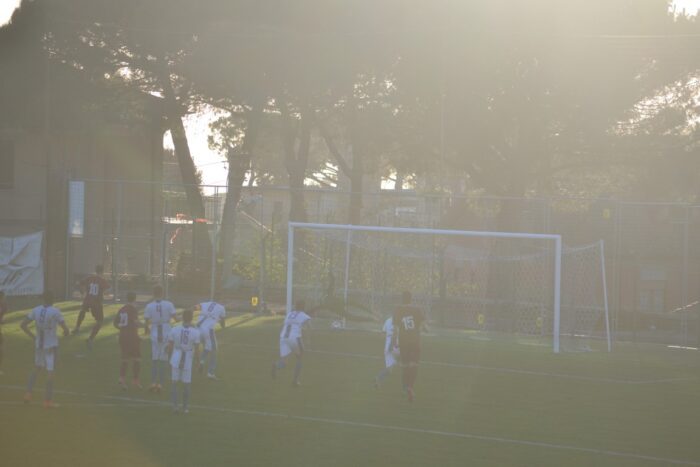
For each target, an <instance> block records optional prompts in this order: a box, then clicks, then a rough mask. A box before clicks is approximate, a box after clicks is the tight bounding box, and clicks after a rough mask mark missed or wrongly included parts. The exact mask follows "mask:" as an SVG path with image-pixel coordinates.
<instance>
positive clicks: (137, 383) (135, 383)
mask: <svg viewBox="0 0 700 467" xmlns="http://www.w3.org/2000/svg"><path fill="white" fill-rule="evenodd" d="M131 387H134V388H136V389H143V386H141V382H140V381H139V380H138V379H135V380H133V381H132V382H131Z"/></svg>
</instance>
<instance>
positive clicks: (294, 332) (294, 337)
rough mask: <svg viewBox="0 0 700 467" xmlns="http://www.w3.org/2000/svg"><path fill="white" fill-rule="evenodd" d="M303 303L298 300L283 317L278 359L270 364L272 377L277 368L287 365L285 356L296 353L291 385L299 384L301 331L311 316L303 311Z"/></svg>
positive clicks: (301, 350)
mask: <svg viewBox="0 0 700 467" xmlns="http://www.w3.org/2000/svg"><path fill="white" fill-rule="evenodd" d="M304 308H305V303H304V301H303V300H298V301H297V302H296V304H295V305H294V309H293V310H291V311H289V312H288V313H287V316H285V318H284V325H283V326H282V331H281V332H280V359H279V360H278V361H277V362H276V363H275V364H273V365H272V379H275V378H276V377H277V370H281V369H282V368H284V367H285V366H286V365H287V357H289V356H290V355H291V354H292V353H293V354H294V355H296V358H297V362H296V366H295V367H294V379H293V380H292V385H293V386H299V384H300V383H299V374H300V373H301V358H302V356H303V354H304V345H303V343H302V340H301V331H302V328H303V327H304V325H305V324H306V323H308V322H309V320H310V319H311V317H310V316H309V315H307V314H306V313H305V312H304Z"/></svg>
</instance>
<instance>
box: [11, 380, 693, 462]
mask: <svg viewBox="0 0 700 467" xmlns="http://www.w3.org/2000/svg"><path fill="white" fill-rule="evenodd" d="M0 389H14V390H23V389H24V388H23V387H21V386H9V385H0ZM55 393H56V394H65V395H75V396H81V397H96V398H102V399H112V400H120V401H127V402H131V403H132V404H133V403H137V404H141V405H140V406H141V407H144V406H148V405H150V406H153V407H167V406H168V405H169V404H168V403H167V402H162V401H151V400H147V399H138V398H131V397H119V396H108V395H93V394H86V393H79V392H74V391H55ZM64 405H65V406H67V404H64ZM102 405H104V404H102ZM114 406H122V405H121V404H114ZM190 408H192V409H199V410H204V411H208V412H216V413H228V414H237V415H249V416H254V417H264V418H280V419H285V420H297V421H303V422H313V423H319V424H326V425H336V426H348V427H354V428H369V429H374V430H379V431H396V432H402V433H414V434H421V435H432V436H438V437H444V438H457V439H468V440H474V441H483V442H489V443H498V444H510V445H517V446H528V447H535V448H544V449H553V450H561V451H574V452H583V453H587V454H594V455H599V456H607V457H618V458H625V459H637V460H643V461H650V462H658V463H660V464H665V465H669V464H672V465H693V466H700V461H689V460H682V459H669V458H665V457H656V456H646V455H643V454H635V453H631V452H622V451H612V450H609V449H594V448H586V447H580V446H573V445H568V444H556V443H547V442H541V441H528V440H521V439H514V438H503V437H500V436H487V435H477V434H470V433H459V432H452V431H442V430H430V429H423V428H409V427H403V426H396V425H382V424H378V423H368V422H355V421H350V420H342V419H335V418H324V417H311V416H305V415H291V414H284V413H280V412H264V411H259V410H245V409H234V408H228V407H214V406H207V405H197V404H191V405H190Z"/></svg>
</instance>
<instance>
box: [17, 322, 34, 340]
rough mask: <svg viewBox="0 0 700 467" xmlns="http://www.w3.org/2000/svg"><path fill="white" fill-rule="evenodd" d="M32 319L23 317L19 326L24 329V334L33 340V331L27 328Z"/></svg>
mask: <svg viewBox="0 0 700 467" xmlns="http://www.w3.org/2000/svg"><path fill="white" fill-rule="evenodd" d="M31 322H32V320H30V319H29V318H24V320H22V324H20V325H19V327H20V328H21V329H22V331H24V333H25V334H26V335H28V336H29V337H30V338H31V339H32V340H34V333H33V332H32V331H31V330H30V329H29V323H31Z"/></svg>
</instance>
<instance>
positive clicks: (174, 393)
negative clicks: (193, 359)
mask: <svg viewBox="0 0 700 467" xmlns="http://www.w3.org/2000/svg"><path fill="white" fill-rule="evenodd" d="M170 400H172V401H173V409H176V408H177V382H176V381H173V385H172V387H171V388H170Z"/></svg>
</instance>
